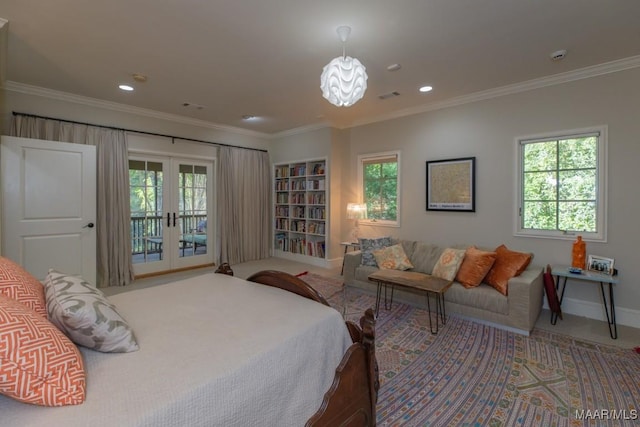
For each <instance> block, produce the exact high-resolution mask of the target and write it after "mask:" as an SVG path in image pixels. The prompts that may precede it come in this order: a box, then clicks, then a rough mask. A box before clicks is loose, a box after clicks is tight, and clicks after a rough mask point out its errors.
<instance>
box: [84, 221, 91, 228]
mask: <svg viewBox="0 0 640 427" xmlns="http://www.w3.org/2000/svg"><path fill="white" fill-rule="evenodd" d="M82 228H93V223H92V222H90V223H89V224H87V225H85V226H84V227H82Z"/></svg>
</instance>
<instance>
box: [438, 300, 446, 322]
mask: <svg viewBox="0 0 640 427" xmlns="http://www.w3.org/2000/svg"><path fill="white" fill-rule="evenodd" d="M436 299H437V300H438V311H439V312H440V320H441V321H442V324H443V325H446V324H447V312H446V309H445V308H444V307H445V306H444V294H436Z"/></svg>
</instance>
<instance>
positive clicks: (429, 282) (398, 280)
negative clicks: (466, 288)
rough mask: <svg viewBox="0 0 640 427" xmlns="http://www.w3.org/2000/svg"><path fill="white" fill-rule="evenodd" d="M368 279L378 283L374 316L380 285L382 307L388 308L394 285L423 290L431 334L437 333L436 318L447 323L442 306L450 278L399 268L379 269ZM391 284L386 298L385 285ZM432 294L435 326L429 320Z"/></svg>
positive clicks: (449, 285) (378, 307) (379, 296)
mask: <svg viewBox="0 0 640 427" xmlns="http://www.w3.org/2000/svg"><path fill="white" fill-rule="evenodd" d="M369 280H371V281H372V282H377V283H378V289H377V292H376V316H377V315H378V311H379V309H380V298H381V296H382V287H383V286H384V308H385V310H390V309H391V305H392V304H393V290H394V288H395V287H396V286H400V287H404V288H408V289H415V290H418V291H424V292H425V295H426V298H427V310H428V311H429V329H430V330H431V333H432V334H434V335H435V334H437V333H438V328H439V327H438V318H440V320H441V321H442V324H443V325H444V324H446V323H447V319H446V312H445V308H444V293H445V292H446V291H447V289H449V287H451V284H452V283H453V282H452V281H451V280H446V279H441V278H439V277H435V276H431V275H429V274H424V273H418V272H415V271H399V270H379V271H377V272H375V273H372V274H370V275H369ZM389 285H390V286H391V297H390V299H387V287H388V286H389ZM430 294H433V295H434V297H435V300H436V327H435V330H434V328H433V325H432V322H431V303H430V302H429V295H430Z"/></svg>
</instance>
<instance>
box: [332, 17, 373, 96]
mask: <svg viewBox="0 0 640 427" xmlns="http://www.w3.org/2000/svg"><path fill="white" fill-rule="evenodd" d="M336 31H337V32H338V36H339V37H340V40H341V41H342V56H338V57H337V58H333V59H332V60H331V62H329V63H328V64H327V65H325V66H324V68H323V69H322V74H321V75H320V89H322V96H323V97H324V98H325V99H326V100H327V101H329V102H330V103H332V104H333V105H335V106H337V107H350V106H352V105H353V104H355V103H356V102H358V101H359V100H360V99H361V98H362V97H363V96H364V93H365V91H366V90H367V71H366V68H365V67H364V65H362V63H360V61H358V60H357V59H356V58H352V57H350V56H347V55H346V53H345V43H346V42H347V38H348V37H349V34H351V28H350V27H347V26H342V27H338V29H337V30H336Z"/></svg>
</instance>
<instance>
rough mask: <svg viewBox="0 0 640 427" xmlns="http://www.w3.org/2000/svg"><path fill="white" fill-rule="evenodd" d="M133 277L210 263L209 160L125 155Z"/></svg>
mask: <svg viewBox="0 0 640 427" xmlns="http://www.w3.org/2000/svg"><path fill="white" fill-rule="evenodd" d="M129 183H130V195H131V236H132V237H131V238H132V245H131V246H132V258H133V265H134V272H135V274H136V275H143V274H151V273H157V272H162V271H170V270H176V269H181V268H188V267H193V266H199V265H206V264H211V263H213V260H214V253H213V245H212V244H211V242H213V228H212V227H209V226H208V224H213V223H214V219H213V214H212V212H213V209H212V204H213V187H214V186H213V162H211V161H201V160H195V159H176V158H170V157H159V156H150V155H131V156H130V157H129Z"/></svg>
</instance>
